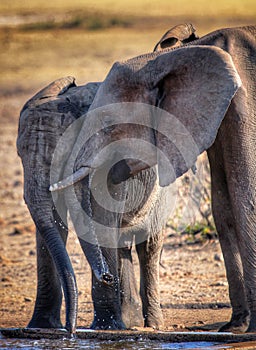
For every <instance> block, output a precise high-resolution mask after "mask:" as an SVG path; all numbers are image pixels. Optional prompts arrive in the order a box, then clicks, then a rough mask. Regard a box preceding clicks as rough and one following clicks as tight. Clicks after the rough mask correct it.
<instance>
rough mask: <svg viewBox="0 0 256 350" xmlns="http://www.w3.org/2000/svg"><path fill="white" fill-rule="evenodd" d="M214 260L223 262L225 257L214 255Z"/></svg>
mask: <svg viewBox="0 0 256 350" xmlns="http://www.w3.org/2000/svg"><path fill="white" fill-rule="evenodd" d="M214 260H215V261H223V256H222V255H220V254H217V253H216V254H214Z"/></svg>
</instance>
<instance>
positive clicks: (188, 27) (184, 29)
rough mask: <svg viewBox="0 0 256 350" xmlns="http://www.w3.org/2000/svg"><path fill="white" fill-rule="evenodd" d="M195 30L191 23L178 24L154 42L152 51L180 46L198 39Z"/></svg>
mask: <svg viewBox="0 0 256 350" xmlns="http://www.w3.org/2000/svg"><path fill="white" fill-rule="evenodd" d="M198 38H199V37H198V36H197V34H196V30H195V28H194V27H193V25H192V24H191V23H184V24H179V25H177V26H175V27H173V28H171V29H169V30H168V31H167V32H166V33H165V34H164V35H163V36H162V38H161V39H160V40H159V41H158V43H157V44H156V46H155V48H154V51H161V50H163V49H167V48H169V47H173V48H175V47H180V46H182V45H184V44H187V43H189V42H191V41H194V40H196V39H198Z"/></svg>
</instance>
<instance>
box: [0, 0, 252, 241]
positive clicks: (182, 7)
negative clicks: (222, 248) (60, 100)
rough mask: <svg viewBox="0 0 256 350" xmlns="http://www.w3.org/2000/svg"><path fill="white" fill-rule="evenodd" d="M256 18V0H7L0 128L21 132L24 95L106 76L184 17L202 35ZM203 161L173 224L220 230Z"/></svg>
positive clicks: (1, 7) (0, 54)
mask: <svg viewBox="0 0 256 350" xmlns="http://www.w3.org/2000/svg"><path fill="white" fill-rule="evenodd" d="M255 19H256V2H255V0H243V1H241V0H225V1H223V0H215V1H214V2H213V1H212V2H207V1H205V0H194V1H189V0H122V1H120V0H119V1H118V0H95V1H93V2H91V1H88V0H55V1H52V2H48V1H45V0H12V1H10V0H1V2H0V45H1V48H0V66H1V74H0V104H1V105H0V107H1V108H0V127H1V125H3V123H10V121H11V122H13V123H14V124H15V127H14V128H13V130H15V132H16V129H17V124H18V114H19V110H20V109H21V108H22V105H23V104H24V102H25V101H26V100H27V99H28V98H29V97H31V95H33V94H34V93H35V92H36V91H38V90H39V89H41V88H42V87H43V86H45V85H46V84H48V83H49V82H51V81H52V80H55V79H57V78H59V77H61V76H67V75H72V76H74V77H76V81H77V84H85V83H86V82H88V81H101V80H103V79H104V77H105V75H106V74H107V72H108V71H109V69H110V68H111V65H112V64H113V63H114V62H115V61H117V60H124V59H127V58H130V57H133V56H137V55H140V54H142V53H145V52H149V51H152V49H153V47H154V45H155V44H156V42H157V41H158V40H159V39H160V37H161V36H162V35H163V34H164V32H166V31H167V30H168V29H170V28H171V27H173V26H175V25H177V24H180V23H184V22H190V23H192V24H193V25H194V27H195V28H196V29H197V34H198V35H199V36H203V35H204V34H206V33H207V32H210V31H212V30H215V29H218V28H223V27H232V26H241V25H249V24H255ZM13 151H14V149H13ZM200 164H202V166H201V165H200V169H201V170H202V171H201V170H200V171H199V176H197V177H196V178H194V177H193V176H191V175H190V174H186V176H185V177H183V178H182V179H181V180H180V182H179V185H178V187H177V188H178V189H177V191H178V205H177V206H176V209H175V210H176V211H175V215H174V216H173V218H172V219H171V220H170V222H169V223H168V225H169V227H170V228H171V229H172V230H174V231H179V232H181V231H182V230H183V229H184V227H185V228H186V230H187V231H189V232H191V233H192V234H193V233H197V232H198V231H199V232H204V233H205V234H206V235H207V234H209V232H213V231H214V227H213V222H212V217H211V211H210V183H209V169H208V164H207V160H206V157H205V156H203V157H202V160H201V163H200ZM191 188H192V189H193V191H191ZM195 207H196V208H197V213H194V211H193V208H195ZM192 217H193V218H194V219H193V220H194V221H193V220H192V221H193V225H190V226H188V227H187V226H186V225H185V224H184V223H185V222H186V223H187V224H189V221H190V222H191V218H192ZM183 225H185V226H184V227H183Z"/></svg>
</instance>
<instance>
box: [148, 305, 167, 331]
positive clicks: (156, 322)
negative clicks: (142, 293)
mask: <svg viewBox="0 0 256 350" xmlns="http://www.w3.org/2000/svg"><path fill="white" fill-rule="evenodd" d="M163 326H164V318H163V313H162V310H161V309H160V307H159V308H154V309H149V310H148V311H147V313H146V314H145V321H144V327H151V328H155V329H161V328H163Z"/></svg>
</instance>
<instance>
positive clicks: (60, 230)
mask: <svg viewBox="0 0 256 350" xmlns="http://www.w3.org/2000/svg"><path fill="white" fill-rule="evenodd" d="M190 26H191V28H192V25H190ZM181 30H182V31H183V25H181ZM178 32H179V30H178V28H176V30H175V33H176V35H178ZM188 33H189V31H188ZM188 35H189V34H188ZM169 45H170V46H171V45H172V43H171V42H170V43H169ZM99 86H100V83H89V84H87V85H84V86H79V87H78V86H76V84H75V81H74V78H72V77H67V78H62V79H59V80H57V81H55V82H53V83H51V84H50V85H49V86H47V87H46V88H44V89H43V90H41V91H40V92H39V93H38V94H36V95H35V96H34V97H33V98H31V99H30V100H29V101H28V102H27V103H26V104H25V106H24V107H23V109H22V111H21V116H20V121H19V133H18V139H17V149H18V154H19V156H20V157H21V159H22V163H23V167H24V198H25V202H26V203H27V206H28V209H29V211H30V213H31V216H32V218H33V220H34V222H35V225H36V237H37V275H38V284H37V297H36V303H35V308H34V313H33V316H32V319H31V321H30V322H29V325H28V327H33V328H40V327H41V328H59V327H61V326H62V325H61V321H60V308H61V303H62V289H63V291H64V295H65V302H66V328H67V329H68V330H69V331H70V332H71V333H73V332H74V331H75V328H76V318H77V286H76V281H75V275H74V271H73V268H72V266H71V263H70V260H69V257H68V254H67V251H66V248H65V244H66V240H67V234H68V228H67V209H68V205H69V207H70V209H71V213H72V215H73V220H74V223H75V225H77V230H78V231H79V232H80V233H81V234H80V235H79V239H80V243H81V247H82V249H83V251H84V253H85V255H86V257H87V259H88V261H89V263H90V266H91V268H92V271H93V278H95V281H97V283H100V284H102V285H104V288H105V289H106V290H108V291H109V297H110V298H111V296H113V295H115V297H114V298H113V297H112V302H113V304H114V308H113V310H112V311H113V314H110V315H107V317H105V319H106V320H107V319H108V320H109V321H108V322H107V323H106V322H105V321H104V322H103V323H102V324H101V323H100V325H99V326H98V324H99V322H98V321H97V320H98V317H96V316H97V315H96V316H95V320H96V321H95V322H94V323H93V327H94V328H108V327H110V328H125V325H124V323H123V321H122V319H124V321H125V324H126V326H128V327H129V326H131V325H143V319H142V313H141V307H140V301H139V297H138V293H137V289H136V283H135V277H134V273H133V266H132V261H131V255H130V249H126V247H122V248H121V249H119V251H118V256H116V259H119V260H120V263H119V264H118V265H117V264H116V265H115V267H112V268H111V273H110V270H109V268H108V265H107V264H106V261H105V257H104V255H103V254H102V252H101V250H100V249H99V247H98V245H97V244H96V243H97V242H95V237H92V242H88V240H85V239H82V238H81V235H83V234H84V227H83V224H81V222H80V221H79V217H77V215H78V214H77V213H79V205H78V204H77V202H76V201H74V200H73V201H72V200H70V198H69V196H67V195H66V198H65V194H64V193H60V194H58V196H57V198H55V200H54V201H53V198H52V196H51V194H50V192H49V190H48V188H49V185H50V166H51V162H52V158H53V154H54V150H55V148H56V145H57V144H58V142H59V141H60V139H61V137H62V135H63V134H64V133H65V131H66V130H67V129H68V128H69V126H71V125H72V124H73V123H74V122H76V123H74V125H75V127H74V128H73V129H72V132H77V130H79V127H80V126H81V125H80V121H79V118H80V117H81V116H82V115H84V114H86V112H87V111H88V109H89V107H90V105H91V103H92V101H93V98H94V96H95V94H96V92H97V90H98V88H99ZM69 137H70V138H71V139H72V136H71V135H69ZM62 146H63V147H64V145H62ZM71 146H72V145H70V144H69V145H68V147H67V148H65V149H64V148H63V147H62V149H61V154H62V164H58V172H59V174H62V176H63V174H64V169H65V161H64V160H65V159H68V157H69V153H70V150H71V148H72V147H71ZM78 178H79V177H78ZM143 179H144V182H146V179H145V178H143ZM148 181H149V180H148ZM82 184H83V185H84V187H83V186H82ZM149 186H151V183H150V184H149ZM76 188H77V193H78V194H77V196H78V197H79V200H80V202H79V203H84V201H85V198H87V197H88V184H87V183H86V181H84V182H81V184H78V185H77V186H76ZM115 191H117V189H116V188H115ZM122 191H123V190H122V189H121V188H119V192H120V195H122V193H123V192H122ZM77 205H78V208H77ZM56 207H57V209H58V210H56ZM76 209H77V210H76ZM85 209H86V210H87V208H86V207H85ZM106 220H109V221H111V220H112V221H113V220H118V217H117V216H115V215H114V216H113V215H112V216H111V214H108V216H107V218H106ZM87 221H88V220H87ZM81 225H82V228H81ZM127 239H128V238H127ZM129 239H130V238H129ZM129 239H128V240H129ZM127 242H128V241H126V243H127ZM127 244H128V243H127ZM118 266H119V271H117V269H118ZM113 276H115V279H116V281H117V280H118V281H119V279H120V281H121V296H122V303H121V304H122V307H121V306H120V286H119V284H118V283H117V282H116V281H114V280H113ZM120 276H121V277H120ZM95 283H96V282H95ZM124 291H125V292H124ZM93 294H95V293H94V289H93ZM95 304H97V303H95ZM121 308H122V317H121V316H120V312H121V311H120V310H121ZM101 316H102V313H101ZM108 316H109V317H108ZM111 316H113V317H111ZM100 319H101V320H102V319H104V317H101V318H100Z"/></svg>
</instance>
